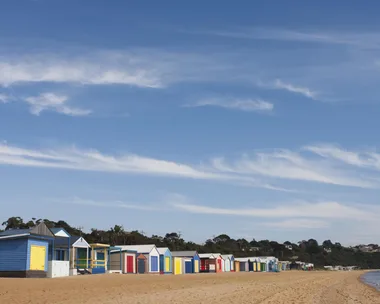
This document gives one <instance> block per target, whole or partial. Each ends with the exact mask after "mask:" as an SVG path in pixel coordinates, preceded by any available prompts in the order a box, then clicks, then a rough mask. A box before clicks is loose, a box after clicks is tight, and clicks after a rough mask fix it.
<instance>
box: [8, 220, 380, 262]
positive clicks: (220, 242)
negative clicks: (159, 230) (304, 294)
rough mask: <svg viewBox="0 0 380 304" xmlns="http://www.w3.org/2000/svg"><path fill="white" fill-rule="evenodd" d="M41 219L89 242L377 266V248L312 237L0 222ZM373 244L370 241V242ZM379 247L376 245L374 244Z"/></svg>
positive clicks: (12, 226)
mask: <svg viewBox="0 0 380 304" xmlns="http://www.w3.org/2000/svg"><path fill="white" fill-rule="evenodd" d="M41 222H44V223H45V224H46V225H47V226H48V227H49V228H54V227H59V228H64V229H65V230H66V231H67V232H68V233H70V234H71V235H73V236H83V237H84V238H85V239H86V241H87V242H89V243H106V244H110V245H112V246H114V245H143V244H155V245H156V246H157V247H168V248H169V249H170V250H172V251H174V250H196V251H197V252H198V253H206V252H218V253H221V254H233V255H234V256H235V257H249V256H275V257H276V258H278V259H279V260H285V261H303V262H307V263H314V265H315V267H316V268H322V267H323V266H327V265H332V266H337V265H341V266H358V267H360V268H363V269H368V268H371V269H379V268H380V252H374V253H369V252H362V251H360V250H359V249H358V246H354V247H344V246H342V245H341V244H340V243H333V242H331V241H330V240H326V241H324V242H323V243H322V244H319V243H318V242H317V241H316V240H314V239H309V240H302V241H300V242H297V243H292V242H285V243H283V244H281V243H278V242H276V241H269V240H260V241H257V240H255V239H252V240H250V241H248V240H246V239H244V238H241V239H233V238H231V237H229V236H228V235H227V234H221V235H218V236H215V237H212V238H210V239H208V240H206V241H205V242H204V243H203V244H196V243H194V242H188V241H185V240H184V239H183V238H182V236H181V234H180V233H178V232H170V233H166V234H165V236H159V235H152V236H147V235H146V234H145V233H144V232H142V231H137V230H135V231H126V230H124V228H123V226H122V225H115V226H114V227H112V228H110V229H108V230H99V229H96V228H92V229H91V231H90V232H88V233H86V232H83V231H82V229H80V228H78V227H72V226H70V225H69V224H68V223H67V222H65V221H63V220H59V221H58V222H54V221H51V220H48V219H36V218H32V219H31V220H29V221H26V222H25V221H24V220H23V219H22V218H21V217H10V218H9V219H8V220H6V221H4V222H3V223H2V226H3V227H4V229H5V230H9V229H28V228H32V227H34V226H36V225H38V224H39V223H41ZM0 231H2V230H1V229H0ZM372 245H373V244H372ZM373 246H375V247H378V246H377V245H373Z"/></svg>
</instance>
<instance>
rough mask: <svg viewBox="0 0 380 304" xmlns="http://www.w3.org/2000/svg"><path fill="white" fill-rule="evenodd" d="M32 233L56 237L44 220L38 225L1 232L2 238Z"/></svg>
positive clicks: (0, 237) (0, 236)
mask: <svg viewBox="0 0 380 304" xmlns="http://www.w3.org/2000/svg"><path fill="white" fill-rule="evenodd" d="M30 235H38V236H44V237H50V238H54V234H53V232H51V230H50V229H49V228H48V227H47V226H46V224H45V223H44V222H42V223H39V224H38V225H37V226H35V227H32V228H28V229H9V230H6V231H3V232H0V239H7V238H17V237H23V236H30Z"/></svg>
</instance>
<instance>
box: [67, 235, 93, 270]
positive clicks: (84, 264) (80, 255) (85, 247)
mask: <svg viewBox="0 0 380 304" xmlns="http://www.w3.org/2000/svg"><path fill="white" fill-rule="evenodd" d="M70 246H71V248H70V275H71V276H72V275H77V274H78V273H79V274H90V273H91V272H90V271H89V268H90V258H89V256H90V248H91V247H90V245H89V244H88V243H87V242H86V240H85V239H84V238H83V237H81V236H72V237H71V238H70Z"/></svg>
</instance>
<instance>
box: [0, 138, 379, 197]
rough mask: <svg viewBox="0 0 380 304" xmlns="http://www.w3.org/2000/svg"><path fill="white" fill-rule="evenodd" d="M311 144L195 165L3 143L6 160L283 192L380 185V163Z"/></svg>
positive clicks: (0, 157) (0, 156) (0, 150)
mask: <svg viewBox="0 0 380 304" xmlns="http://www.w3.org/2000/svg"><path fill="white" fill-rule="evenodd" d="M308 149H309V150H307V151H306V152H307V153H303V151H305V148H301V149H300V151H290V150H275V151H272V152H266V153H264V152H255V153H253V154H251V155H243V156H241V157H238V158H236V159H235V160H230V161H228V160H226V159H225V158H213V159H211V161H209V162H203V164H202V165H193V164H185V163H181V162H175V161H170V160H163V159H155V158H150V157H145V156H140V155H136V154H130V153H127V154H119V155H109V154H108V155H107V154H104V153H101V152H100V151H97V150H93V149H92V150H86V149H79V148H76V147H70V148H55V149H50V150H41V149H39V150H33V149H26V148H20V147H17V146H12V145H9V144H6V143H3V144H0V164H3V165H14V166H23V167H40V168H55V169H69V170H82V171H98V172H110V173H130V174H145V175H153V176H154V175H159V176H168V177H178V178H188V179H198V180H213V181H219V182H229V183H232V184H237V185H243V186H250V187H261V188H266V189H270V190H277V191H293V190H289V189H287V188H288V187H281V181H286V180H292V181H302V182H317V183H322V184H330V185H339V186H350V187H361V188H379V187H380V178H379V176H378V175H379V170H380V167H379V168H377V167H375V165H373V167H374V168H377V171H374V172H372V173H371V174H370V172H367V171H365V170H364V171H360V172H358V170H353V169H355V168H356V167H353V166H352V164H351V163H346V164H344V163H343V166H339V164H340V163H341V162H340V161H339V160H338V161H337V160H336V159H335V158H334V157H329V156H327V155H326V156H323V157H320V155H319V154H318V153H314V154H313V155H312V156H310V155H309V154H308V153H310V152H311V148H310V147H309V148H308ZM371 155H372V157H373V159H376V158H377V157H378V159H379V160H380V156H379V155H377V154H376V155H375V154H373V153H372V154H371ZM326 157H328V159H326ZM369 164H370V163H369ZM369 164H368V165H369ZM371 164H372V163H371Z"/></svg>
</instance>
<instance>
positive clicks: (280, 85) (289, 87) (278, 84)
mask: <svg viewBox="0 0 380 304" xmlns="http://www.w3.org/2000/svg"><path fill="white" fill-rule="evenodd" d="M274 87H275V88H276V89H283V90H286V91H289V92H292V93H298V94H301V95H303V96H305V97H308V98H311V99H316V98H317V93H316V92H314V91H312V90H311V89H309V88H306V87H301V86H295V85H293V84H291V83H285V82H283V81H281V80H280V79H277V80H276V81H275V83H274Z"/></svg>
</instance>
